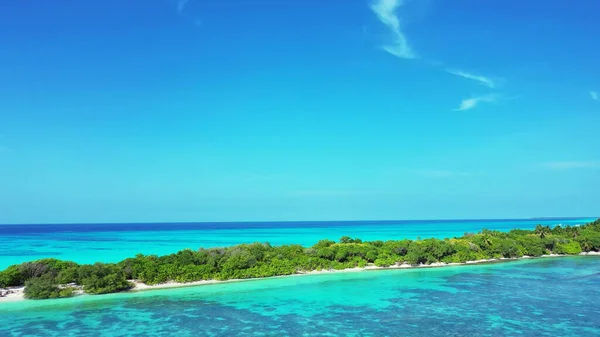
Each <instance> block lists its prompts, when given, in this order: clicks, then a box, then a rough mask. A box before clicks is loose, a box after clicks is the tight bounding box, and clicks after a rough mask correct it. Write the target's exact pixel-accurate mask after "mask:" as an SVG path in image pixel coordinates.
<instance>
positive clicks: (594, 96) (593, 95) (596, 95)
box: [590, 91, 600, 101]
mask: <svg viewBox="0 0 600 337" xmlns="http://www.w3.org/2000/svg"><path fill="white" fill-rule="evenodd" d="M590 97H592V99H593V100H594V101H600V97H598V93H597V92H595V91H590Z"/></svg>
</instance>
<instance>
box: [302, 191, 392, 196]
mask: <svg viewBox="0 0 600 337" xmlns="http://www.w3.org/2000/svg"><path fill="white" fill-rule="evenodd" d="M388 194H396V192H391V191H377V190H302V191H294V192H293V195H295V196H302V197H338V196H358V195H388Z"/></svg>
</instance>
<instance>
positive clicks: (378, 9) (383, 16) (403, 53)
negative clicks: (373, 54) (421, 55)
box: [371, 0, 417, 59]
mask: <svg viewBox="0 0 600 337" xmlns="http://www.w3.org/2000/svg"><path fill="white" fill-rule="evenodd" d="M402 5H404V1H403V0H374V1H373V2H372V3H371V10H372V11H373V12H374V13H375V15H377V18H378V19H379V21H381V22H382V23H383V24H384V25H385V26H386V27H387V28H388V29H389V30H390V32H391V34H392V41H391V42H390V43H388V44H386V45H384V46H382V48H383V50H385V51H386V52H388V53H390V54H392V55H394V56H397V57H400V58H405V59H414V58H416V57H417V55H416V53H415V52H414V51H413V50H412V48H411V47H410V45H409V43H408V40H407V38H406V35H405V34H404V32H403V31H402V27H401V24H400V19H399V18H398V15H397V14H396V13H397V11H398V9H399V8H400V7H402Z"/></svg>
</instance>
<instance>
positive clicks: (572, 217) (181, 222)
mask: <svg viewBox="0 0 600 337" xmlns="http://www.w3.org/2000/svg"><path fill="white" fill-rule="evenodd" d="M587 219H600V216H590V217H583V216H582V217H574V216H566V217H529V218H487V219H486V218H453V219H412V220H411V219H403V220H402V219H380V220H374V219H371V220H281V221H279V220H266V221H261V220H252V221H148V222H62V223H61V222H47V223H37V222H30V223H0V226H51V225H152V224H272V223H288V224H290V223H292V224H293V223H335V222H349V223H360V222H362V223H367V222H378V223H383V222H388V223H389V222H428V221H440V222H447V221H507V220H528V221H533V220H541V221H548V220H587Z"/></svg>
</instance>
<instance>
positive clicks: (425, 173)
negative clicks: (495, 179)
mask: <svg viewBox="0 0 600 337" xmlns="http://www.w3.org/2000/svg"><path fill="white" fill-rule="evenodd" d="M410 172H411V173H413V174H416V175H418V176H421V177H425V178H437V179H439V178H452V177H469V176H472V175H473V174H472V173H470V172H461V171H451V170H412V171H410Z"/></svg>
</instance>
